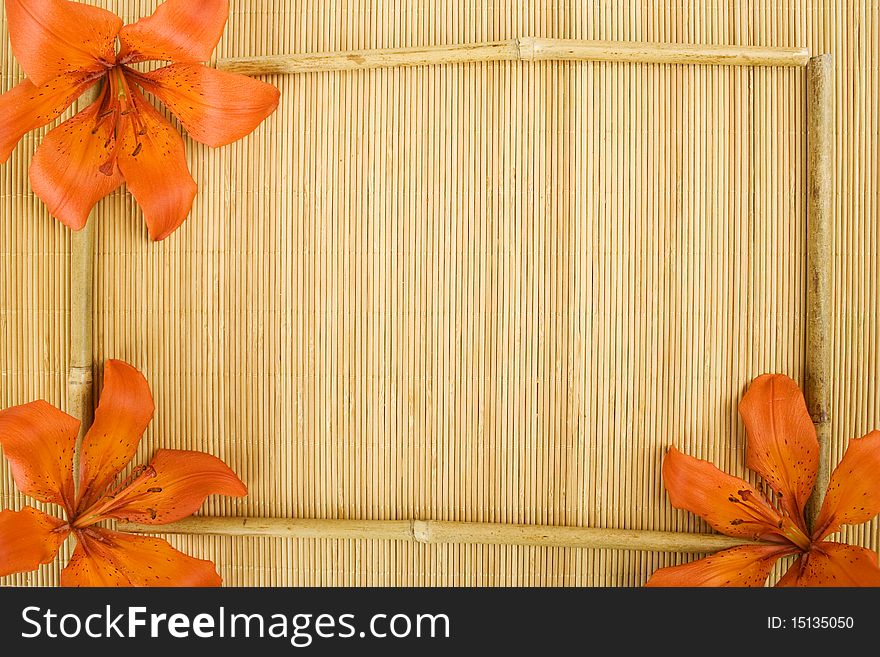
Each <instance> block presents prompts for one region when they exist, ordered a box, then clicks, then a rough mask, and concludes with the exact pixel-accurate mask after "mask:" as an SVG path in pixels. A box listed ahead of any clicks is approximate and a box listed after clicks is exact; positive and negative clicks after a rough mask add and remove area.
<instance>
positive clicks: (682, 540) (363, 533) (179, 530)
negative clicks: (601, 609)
mask: <svg viewBox="0 0 880 657" xmlns="http://www.w3.org/2000/svg"><path fill="white" fill-rule="evenodd" d="M117 529H119V530H120V531H125V532H133V533H138V534H198V535H201V534H219V535H224V536H273V537H282V538H297V539H314V538H322V539H343V540H348V539H386V540H401V541H415V542H417V543H478V544H495V545H531V546H536V547H564V548H594V549H607V550H642V551H651V552H655V551H656V552H715V551H717V550H723V549H725V548H729V547H734V546H737V545H744V544H754V541H747V540H743V539H738V538H731V537H729V536H723V535H721V534H689V533H682V532H663V531H646V530H634V529H598V528H592V527H559V526H552V525H516V524H502V523H490V522H455V521H448V520H337V519H328V520H321V519H317V520H316V519H293V518H228V517H192V518H187V519H185V520H180V521H178V522H174V523H170V524H168V525H161V526H155V525H141V524H137V523H119V524H118V526H117Z"/></svg>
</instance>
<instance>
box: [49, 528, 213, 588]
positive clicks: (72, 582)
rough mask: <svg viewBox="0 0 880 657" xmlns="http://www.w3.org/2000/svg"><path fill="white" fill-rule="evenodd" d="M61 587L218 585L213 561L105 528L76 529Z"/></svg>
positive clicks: (157, 539)
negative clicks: (75, 541)
mask: <svg viewBox="0 0 880 657" xmlns="http://www.w3.org/2000/svg"><path fill="white" fill-rule="evenodd" d="M77 539H78V540H79V543H78V545H77V546H76V550H74V552H73V556H72V557H71V558H70V562H69V563H68V564H67V567H66V568H65V569H64V570H63V571H61V586H220V584H221V580H220V575H218V574H217V569H216V568H215V566H214V564H213V563H211V562H210V561H205V560H204V559H196V558H194V557H191V556H189V555H186V554H184V553H183V552H181V551H179V550H175V549H174V548H173V547H171V545H169V544H168V542H167V541H163V540H162V539H159V538H151V537H147V536H131V535H129V534H122V533H120V532H114V531H110V530H107V529H89V530H86V531H82V532H78V533H77Z"/></svg>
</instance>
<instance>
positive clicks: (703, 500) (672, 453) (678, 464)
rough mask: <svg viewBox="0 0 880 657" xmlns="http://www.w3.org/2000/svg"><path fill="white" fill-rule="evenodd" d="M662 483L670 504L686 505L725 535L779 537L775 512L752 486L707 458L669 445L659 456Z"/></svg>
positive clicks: (777, 514)
mask: <svg viewBox="0 0 880 657" xmlns="http://www.w3.org/2000/svg"><path fill="white" fill-rule="evenodd" d="M663 483H664V484H665V485H666V490H667V491H668V493H669V500H670V502H672V506H674V507H676V508H678V509H686V510H688V511H690V512H691V513H696V514H697V515H698V516H700V517H701V518H703V519H704V520H705V521H706V522H708V523H709V524H710V525H711V526H712V527H713V528H714V529H716V530H718V531H719V532H721V533H722V534H727V535H728V536H742V537H744V538H750V539H771V540H779V536H780V530H779V522H780V521H781V519H782V518H781V517H780V515H779V513H778V512H777V511H776V509H774V508H773V507H771V506H770V505H769V504H767V502H766V501H765V499H764V496H763V495H761V493H759V492H758V491H757V490H755V488H754V487H753V486H752V485H751V484H749V483H748V482H745V481H743V480H742V479H740V478H739V477H733V476H731V475H729V474H726V473H724V472H722V471H721V470H719V469H718V468H716V467H715V466H714V465H712V464H711V463H709V462H708V461H703V460H700V459H695V458H694V457H692V456H688V455H687V454H682V453H681V452H679V451H678V450H677V449H675V448H674V447H670V448H669V451H668V452H667V453H666V458H665V459H664V460H663Z"/></svg>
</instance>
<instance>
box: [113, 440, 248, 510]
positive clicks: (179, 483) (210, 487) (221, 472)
mask: <svg viewBox="0 0 880 657" xmlns="http://www.w3.org/2000/svg"><path fill="white" fill-rule="evenodd" d="M148 471H151V472H155V476H152V477H145V478H144V479H142V480H141V482H140V483H139V484H138V485H137V486H135V487H134V488H133V489H132V490H131V491H130V492H129V491H126V495H125V499H126V502H125V503H124V504H123V505H121V506H120V507H119V508H117V509H116V510H114V511H113V512H111V513H107V514H106V515H107V516H109V517H111V518H118V519H120V520H128V521H131V522H140V523H145V524H147V525H162V524H165V523H167V522H174V521H175V520H180V519H181V518H186V517H188V516H191V515H192V514H193V513H195V512H196V511H198V510H199V507H200V506H202V503H203V502H204V501H205V498H206V497H208V495H231V496H234V497H242V496H244V495H247V487H245V485H244V484H243V483H242V482H241V479H239V478H238V476H236V474H235V473H234V472H233V471H232V470H231V469H230V468H229V466H228V465H226V464H225V463H224V462H223V461H221V460H220V459H218V458H217V457H216V456H212V455H210V454H205V453H204V452H189V451H183V450H176V449H160V450H159V451H157V452H156V456H155V457H153V460H152V461H151V462H150V466H149V468H148Z"/></svg>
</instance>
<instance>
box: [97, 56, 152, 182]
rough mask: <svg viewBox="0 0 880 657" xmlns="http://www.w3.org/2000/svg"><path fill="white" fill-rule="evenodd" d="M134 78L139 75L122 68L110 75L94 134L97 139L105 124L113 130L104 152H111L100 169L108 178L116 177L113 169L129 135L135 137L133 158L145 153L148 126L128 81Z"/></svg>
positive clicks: (113, 69)
mask: <svg viewBox="0 0 880 657" xmlns="http://www.w3.org/2000/svg"><path fill="white" fill-rule="evenodd" d="M131 75H136V74H135V72H134V71H132V70H131V69H129V68H128V67H126V66H121V65H116V66H114V67H113V68H111V69H110V70H109V72H108V73H107V74H106V81H105V83H104V84H105V87H104V92H103V96H102V97H101V105H100V107H99V109H98V115H97V117H96V118H95V125H94V126H93V128H92V134H93V135H94V134H97V132H98V131H99V130H101V128H102V126H104V125H105V124H107V123H109V124H110V126H111V127H110V130H109V132H108V134H107V139H106V140H105V141H104V148H105V149H107V151H108V157H107V159H106V160H105V161H104V162H102V163H101V166H100V167H99V170H100V172H101V173H103V174H104V175H105V176H110V175H113V169H114V167H115V166H116V160H117V158H118V156H119V149H120V148H121V147H122V143H123V142H124V141H125V136H126V134H127V133H126V131H127V130H128V131H130V133H128V134H131V135H132V136H133V137H134V148H132V150H131V156H132V157H134V156H136V155H137V154H138V153H140V152H141V149H142V148H143V142H142V141H141V137H143V136H144V135H146V134H147V127H146V124H145V123H144V121H143V119H142V117H141V115H140V110H139V109H138V106H137V101H136V100H135V96H134V94H133V93H132V90H131V87H130V86H129V80H128V78H129V76H131Z"/></svg>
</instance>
